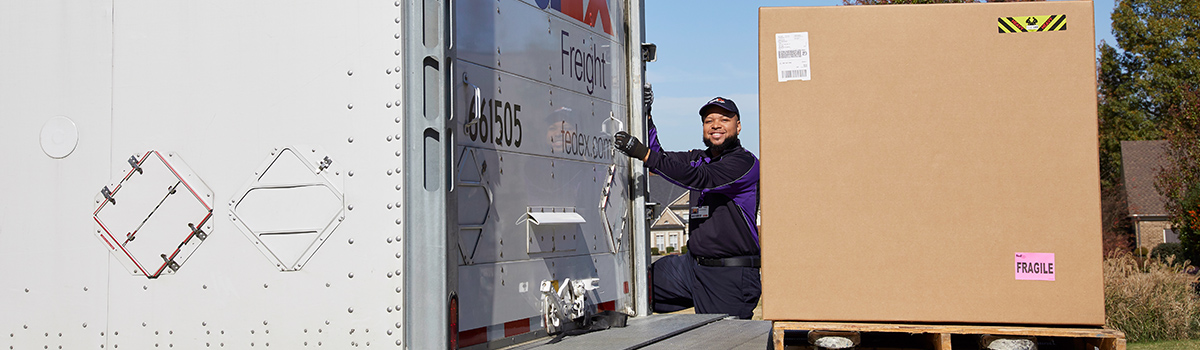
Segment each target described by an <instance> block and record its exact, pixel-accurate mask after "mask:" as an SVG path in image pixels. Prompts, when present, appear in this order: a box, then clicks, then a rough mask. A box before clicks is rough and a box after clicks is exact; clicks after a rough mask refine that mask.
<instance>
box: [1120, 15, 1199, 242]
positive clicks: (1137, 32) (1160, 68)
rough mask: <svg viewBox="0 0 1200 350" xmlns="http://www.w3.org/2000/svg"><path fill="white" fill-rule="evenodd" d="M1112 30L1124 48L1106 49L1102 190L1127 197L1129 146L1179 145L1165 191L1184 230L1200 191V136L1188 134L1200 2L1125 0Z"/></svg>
mask: <svg viewBox="0 0 1200 350" xmlns="http://www.w3.org/2000/svg"><path fill="white" fill-rule="evenodd" d="M1112 28H1113V36H1114V37H1115V38H1116V40H1117V42H1116V44H1117V46H1118V47H1119V48H1114V47H1112V46H1110V45H1109V44H1108V43H1101V44H1100V46H1099V54H1100V61H1099V63H1098V73H1099V77H1098V79H1099V81H1098V83H1099V86H1098V91H1097V93H1098V98H1099V110H1098V112H1099V116H1098V122H1099V145H1100V183H1101V190H1102V191H1103V193H1104V198H1105V200H1106V201H1108V200H1111V199H1112V198H1122V197H1123V195H1120V193H1121V192H1122V186H1121V183H1122V173H1121V141H1123V140H1133V141H1135V140H1154V139H1160V138H1163V137H1166V138H1167V139H1168V140H1174V141H1170V142H1169V143H1170V145H1171V147H1170V149H1171V151H1170V154H1169V158H1170V163H1172V166H1171V167H1168V169H1167V171H1164V172H1162V173H1160V175H1161V176H1163V177H1164V178H1160V179H1159V181H1158V185H1159V186H1158V187H1159V190H1160V192H1161V193H1162V194H1163V195H1165V196H1166V197H1167V199H1168V204H1167V207H1168V211H1169V214H1171V216H1172V217H1173V220H1174V221H1176V222H1177V226H1176V227H1177V228H1179V227H1181V226H1178V225H1179V223H1180V219H1179V218H1182V217H1184V214H1186V213H1187V211H1186V210H1184V209H1183V208H1186V207H1187V206H1188V205H1187V204H1186V203H1185V202H1186V199H1187V198H1188V195H1187V194H1188V193H1189V191H1192V190H1189V188H1194V187H1195V186H1196V185H1195V184H1196V177H1195V172H1194V170H1188V169H1194V167H1195V164H1196V158H1195V154H1196V153H1194V152H1195V151H1188V149H1189V147H1194V146H1195V145H1194V142H1193V144H1192V145H1191V146H1189V145H1188V140H1189V139H1188V138H1189V137H1190V138H1191V139H1190V140H1192V141H1194V140H1195V139H1196V137H1197V135H1198V134H1197V133H1196V132H1194V131H1188V128H1189V125H1190V127H1194V126H1195V124H1194V113H1195V112H1194V111H1195V109H1196V106H1195V105H1196V104H1197V103H1200V99H1196V98H1194V97H1187V96H1188V94H1189V91H1190V92H1191V94H1192V95H1195V91H1196V89H1197V88H1200V76H1198V75H1197V73H1200V41H1197V40H1196V38H1197V35H1198V34H1200V1H1195V0H1188V1H1177V0H1118V1H1117V3H1116V5H1115V7H1114V9H1113V13H1112ZM1189 99H1190V100H1191V101H1188V100H1189ZM1189 110H1191V111H1193V112H1190V113H1193V114H1191V115H1193V117H1192V118H1193V119H1191V120H1193V122H1190V123H1192V124H1189V122H1188V119H1187V118H1188V117H1187V116H1188V115H1189V114H1188V113H1189V112H1188V111H1189ZM1190 149H1193V150H1194V149H1195V148H1190ZM1189 152H1192V153H1189ZM1189 154H1191V156H1189ZM1188 164H1191V165H1190V166H1189V165H1188ZM1193 196H1194V195H1193ZM1193 207H1194V204H1193ZM1105 215H1106V216H1108V213H1106V214H1105ZM1110 219H1111V218H1107V217H1106V218H1105V221H1106V222H1108V221H1109V220H1110ZM1117 227H1123V226H1120V225H1118V226H1117ZM1184 228H1185V229H1186V227H1184ZM1106 234H1108V232H1106ZM1182 236H1192V237H1194V236H1195V235H1194V234H1193V235H1189V234H1187V233H1185V234H1182V235H1181V237H1180V240H1181V241H1182V242H1181V243H1182V245H1183V246H1184V251H1185V255H1187V256H1188V258H1189V259H1191V260H1192V261H1200V260H1197V259H1196V258H1197V257H1200V237H1197V238H1184V237H1182ZM1189 242H1190V243H1189ZM1189 247H1190V248H1189Z"/></svg>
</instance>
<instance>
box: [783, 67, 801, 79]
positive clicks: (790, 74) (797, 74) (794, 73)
mask: <svg viewBox="0 0 1200 350" xmlns="http://www.w3.org/2000/svg"><path fill="white" fill-rule="evenodd" d="M779 73H780V74H781V75H782V77H783V79H796V78H800V79H803V78H808V70H807V69H797V70H785V71H780V72H779Z"/></svg>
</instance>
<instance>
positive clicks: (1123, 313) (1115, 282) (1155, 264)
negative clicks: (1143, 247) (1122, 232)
mask: <svg viewBox="0 0 1200 350" xmlns="http://www.w3.org/2000/svg"><path fill="white" fill-rule="evenodd" d="M1184 266H1186V264H1181V263H1178V262H1175V261H1174V257H1169V258H1167V259H1165V260H1158V259H1148V260H1146V261H1144V262H1143V263H1141V264H1139V263H1138V260H1137V259H1135V258H1134V257H1133V256H1131V255H1130V254H1119V255H1114V256H1110V257H1109V258H1108V259H1105V260H1104V304H1105V305H1104V306H1105V311H1106V313H1107V317H1106V322H1105V323H1106V325H1107V326H1108V327H1111V328H1115V329H1119V330H1121V331H1123V332H1125V336H1126V337H1127V339H1128V340H1129V341H1130V342H1144V341H1163V340H1179V339H1190V338H1193V337H1197V336H1200V297H1198V296H1197V294H1196V293H1195V291H1194V290H1193V289H1192V283H1194V282H1196V280H1197V278H1196V276H1194V275H1190V274H1188V273H1186V272H1185V271H1184Z"/></svg>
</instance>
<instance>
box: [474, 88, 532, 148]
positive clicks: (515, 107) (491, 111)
mask: <svg viewBox="0 0 1200 350" xmlns="http://www.w3.org/2000/svg"><path fill="white" fill-rule="evenodd" d="M482 103H483V104H482V106H483V108H482V111H481V113H480V114H481V115H478V116H477V115H475V111H474V110H471V111H470V112H469V113H470V118H469V120H475V118H482V120H480V121H479V122H477V123H475V124H473V125H470V126H466V127H464V128H463V132H464V133H466V134H467V137H468V138H470V139H471V141H475V140H479V141H482V142H485V143H492V144H495V145H496V146H512V147H517V148H520V147H521V139H523V138H524V135H525V132H524V130H523V129H522V128H521V118H520V116H519V114H520V113H521V105H519V104H515V103H510V102H504V101H500V100H496V99H484V100H483V101H482ZM465 122H466V121H464V123H465Z"/></svg>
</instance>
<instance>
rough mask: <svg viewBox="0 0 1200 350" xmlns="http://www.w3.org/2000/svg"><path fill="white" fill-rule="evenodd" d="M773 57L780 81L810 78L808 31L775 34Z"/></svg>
mask: <svg viewBox="0 0 1200 350" xmlns="http://www.w3.org/2000/svg"><path fill="white" fill-rule="evenodd" d="M775 58H776V59H777V62H778V63H777V65H776V66H777V67H778V71H779V81H780V82H785V81H789V80H811V79H812V67H811V65H810V64H809V56H808V32H800V33H779V34H775Z"/></svg>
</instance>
